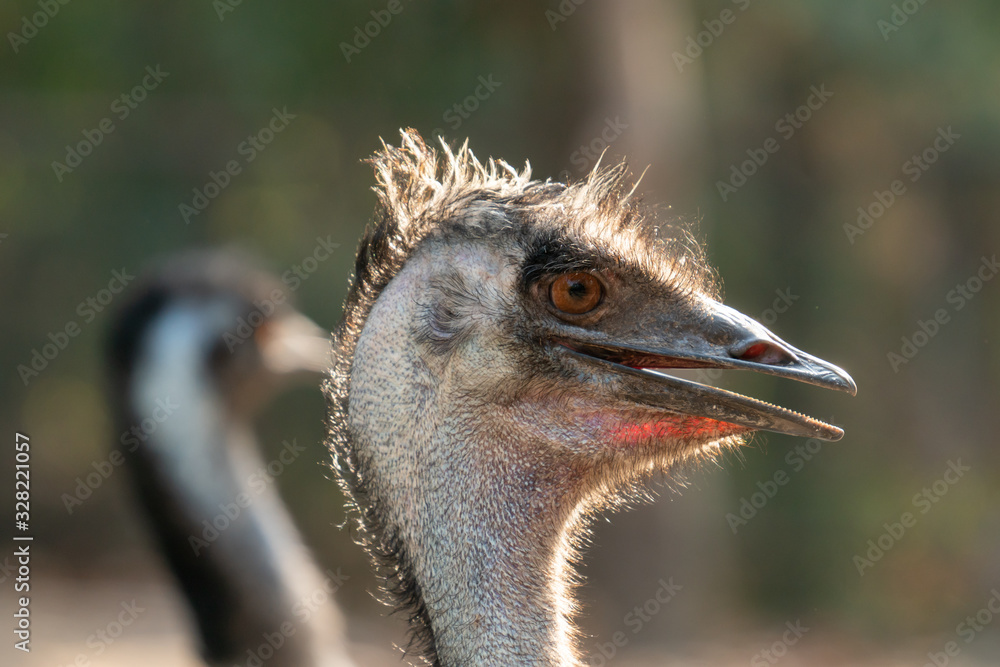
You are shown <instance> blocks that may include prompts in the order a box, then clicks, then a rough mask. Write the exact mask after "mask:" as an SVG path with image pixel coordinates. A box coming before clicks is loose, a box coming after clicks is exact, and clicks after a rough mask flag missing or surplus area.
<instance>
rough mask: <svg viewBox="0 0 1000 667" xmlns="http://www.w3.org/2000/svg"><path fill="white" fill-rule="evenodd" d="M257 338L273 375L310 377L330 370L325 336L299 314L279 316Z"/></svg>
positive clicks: (259, 332) (310, 321) (260, 330)
mask: <svg viewBox="0 0 1000 667" xmlns="http://www.w3.org/2000/svg"><path fill="white" fill-rule="evenodd" d="M257 335H258V345H259V346H260V350H261V355H262V356H263V358H264V364H265V365H266V366H267V368H268V369H269V370H270V371H271V372H273V373H274V374H275V375H293V374H300V373H305V374H308V375H314V374H321V373H324V372H325V371H326V370H327V369H329V368H330V364H331V357H330V338H329V336H328V335H327V333H326V331H324V330H323V329H321V328H320V327H319V325H317V324H316V323H315V322H313V321H312V320H311V319H309V318H308V317H306V316H305V315H302V314H301V313H298V312H294V311H293V312H291V313H289V314H287V315H282V316H279V317H277V318H276V319H274V320H272V321H270V322H268V323H267V325H266V326H264V327H261V328H259V329H258V331H257Z"/></svg>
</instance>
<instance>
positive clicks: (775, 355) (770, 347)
mask: <svg viewBox="0 0 1000 667" xmlns="http://www.w3.org/2000/svg"><path fill="white" fill-rule="evenodd" d="M732 355H733V357H735V358H736V359H739V360H740V361H749V362H752V363H755V364H767V365H768V366H777V365H779V364H787V363H789V362H792V361H794V360H795V357H793V356H792V355H791V353H789V352H788V351H787V350H785V349H784V348H783V347H781V346H780V345H775V344H774V343H771V342H769V341H763V340H758V341H753V342H752V343H750V344H748V345H747V346H746V347H745V348H744V349H743V350H742V351H739V350H734V351H733V352H732Z"/></svg>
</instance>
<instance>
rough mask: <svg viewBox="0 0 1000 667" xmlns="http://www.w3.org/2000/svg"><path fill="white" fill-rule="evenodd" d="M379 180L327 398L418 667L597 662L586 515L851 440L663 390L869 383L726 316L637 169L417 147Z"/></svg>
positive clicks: (352, 485)
mask: <svg viewBox="0 0 1000 667" xmlns="http://www.w3.org/2000/svg"><path fill="white" fill-rule="evenodd" d="M371 162H372V164H373V165H374V168H375V173H376V178H377V187H376V189H375V190H376V193H377V195H378V200H379V207H378V209H377V213H376V217H375V220H374V224H372V225H370V226H369V228H368V229H367V230H366V232H365V234H364V237H363V238H362V240H361V244H360V248H359V250H358V254H357V260H356V265H355V270H354V276H353V281H352V284H351V286H350V289H349V292H348V296H347V298H346V301H345V314H344V319H343V321H342V322H341V323H340V325H338V327H337V329H336V330H335V331H334V345H333V347H334V365H333V368H332V370H331V373H330V377H329V378H328V379H327V381H326V383H325V385H324V386H325V391H326V393H327V395H328V400H329V403H330V408H331V410H330V420H329V421H330V428H331V436H330V447H331V450H332V453H333V465H334V467H335V469H336V471H337V473H338V476H339V480H340V482H341V485H342V488H343V489H344V491H345V493H346V494H347V496H348V498H349V502H350V505H351V507H352V515H353V517H354V521H355V522H356V529H357V539H358V540H359V541H360V542H361V544H362V545H363V546H364V548H365V549H366V550H367V551H368V552H369V554H370V556H371V559H372V562H373V564H374V567H375V569H376V571H377V573H378V574H379V575H380V576H381V580H382V584H383V592H384V597H385V598H386V601H387V602H388V603H389V604H391V605H393V606H394V607H396V608H397V609H398V610H400V611H401V612H403V613H405V614H406V615H407V618H408V624H409V630H410V633H411V637H412V642H411V645H410V650H411V651H412V652H413V653H415V654H416V655H417V656H419V658H422V659H423V660H424V662H426V663H428V664H432V665H443V666H446V667H454V666H457V665H463V666H465V665H549V666H559V667H568V666H578V665H582V664H583V663H582V657H581V655H580V653H579V651H578V649H577V647H576V643H577V642H576V638H575V630H574V624H573V621H572V619H573V615H574V612H575V611H576V604H575V603H574V600H573V597H572V587H573V583H574V576H573V572H572V569H571V565H570V564H571V562H572V561H573V559H574V558H575V557H576V552H577V550H578V546H579V542H580V536H581V535H582V534H583V533H584V531H585V527H586V522H587V518H588V517H589V516H591V515H593V513H594V512H595V511H597V510H600V509H602V508H608V507H613V506H615V505H616V504H618V503H620V501H621V500H622V499H623V498H627V497H629V496H630V495H634V493H635V492H636V491H637V490H638V489H640V488H641V486H640V485H641V483H642V482H643V481H644V479H645V478H646V477H648V476H649V475H650V474H651V473H653V472H655V471H665V472H666V473H667V475H670V474H671V472H676V470H677V468H678V467H679V466H681V465H683V464H685V463H686V462H690V461H696V460H699V459H704V458H706V457H712V456H715V455H717V454H718V453H719V452H720V451H722V450H725V449H727V448H733V447H736V446H738V445H739V444H740V443H741V442H742V441H743V439H744V437H745V436H746V435H747V434H749V433H752V432H753V431H756V430H767V431H774V432H777V433H787V434H792V435H798V436H809V437H816V438H823V439H826V440H837V439H839V438H840V437H841V436H842V435H843V431H842V430H841V429H839V428H837V427H835V426H832V425H829V424H826V423H823V422H821V421H818V420H816V419H813V418H811V417H807V416H805V415H802V414H799V413H796V412H793V411H791V410H788V409H785V408H782V407H778V406H775V405H771V404H769V403H765V402H763V401H759V400H756V399H753V398H750V397H746V396H742V395H740V394H736V393H733V392H729V391H725V390H722V389H719V388H715V387H711V386H707V385H703V384H699V383H696V382H693V381H691V380H685V379H681V378H678V377H674V376H671V375H668V374H666V373H664V372H662V371H663V370H665V369H667V370H669V369H677V368H723V369H747V370H753V371H756V372H759V373H767V374H770V375H776V376H779V377H784V378H791V379H794V380H799V381H802V382H807V383H810V384H814V385H818V386H820V387H826V388H830V389H836V390H841V391H846V392H849V393H851V394H854V393H855V392H856V387H855V385H854V382H853V381H852V380H851V378H850V376H848V374H847V373H846V372H844V371H843V370H841V369H839V368H837V367H836V366H834V365H832V364H830V363H828V362H825V361H822V360H820V359H818V358H816V357H813V356H811V355H809V354H806V353H805V352H802V351H800V350H797V349H795V348H794V347H792V346H791V345H789V344H787V343H785V342H784V341H782V340H781V339H779V338H778V337H777V336H775V335H774V334H773V333H771V332H770V331H768V330H767V329H766V328H765V327H763V326H762V325H760V324H758V323H757V322H756V321H754V320H752V319H750V318H749V317H746V316H745V315H743V314H741V313H739V312H738V311H736V310H733V309H732V308H729V307H727V306H724V305H722V303H720V302H719V300H718V298H717V294H718V291H717V289H716V287H715V281H714V280H713V275H712V272H711V271H710V270H709V269H708V267H707V265H706V262H705V258H704V254H703V252H702V251H701V250H700V249H699V247H698V245H697V244H696V243H695V242H694V241H693V240H692V239H691V237H690V236H689V235H687V234H685V233H683V232H681V231H680V230H678V229H674V228H671V227H665V226H659V227H658V226H656V225H655V224H654V223H653V222H652V221H651V220H650V216H649V214H648V213H647V212H646V211H645V209H644V208H643V207H642V205H641V204H640V203H639V202H638V201H637V200H636V197H635V196H634V187H632V188H630V187H629V186H628V183H627V179H628V175H627V169H626V167H625V166H624V165H623V164H621V165H618V166H614V167H611V168H595V170H594V171H593V172H592V173H591V174H590V175H589V176H588V177H587V178H586V179H584V180H583V181H582V182H580V183H577V184H568V185H567V184H563V183H557V182H552V181H544V182H542V181H537V180H532V179H531V173H530V165H528V164H526V165H525V167H524V169H523V170H521V171H517V170H515V169H514V168H512V167H511V166H509V165H508V164H506V163H505V162H502V161H498V160H493V159H490V160H488V161H486V162H485V163H481V162H480V161H478V160H477V159H476V157H475V156H474V155H473V154H472V153H471V152H470V151H469V149H468V144H467V143H466V144H465V145H464V146H463V147H461V148H460V149H458V150H455V151H453V150H451V149H449V147H448V146H447V145H445V144H444V143H443V142H442V146H441V148H440V149H435V148H431V147H428V146H427V145H426V144H425V143H424V141H423V140H422V139H421V137H420V136H419V135H418V134H417V133H416V132H415V131H413V130H408V131H404V132H403V133H402V142H401V145H400V146H399V147H394V146H388V145H386V144H385V143H384V142H383V148H382V149H381V150H380V151H379V152H378V153H376V154H375V156H374V157H373V158H372V160H371Z"/></svg>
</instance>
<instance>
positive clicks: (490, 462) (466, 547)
mask: <svg viewBox="0 0 1000 667" xmlns="http://www.w3.org/2000/svg"><path fill="white" fill-rule="evenodd" d="M429 279H430V274H429V273H428V272H427V271H425V269H424V267H422V265H421V263H420V262H419V261H414V260H412V259H411V261H410V262H409V263H408V264H407V265H406V267H404V269H403V270H402V271H401V272H400V273H399V275H397V276H396V277H395V278H394V279H393V280H392V282H391V283H390V284H389V285H388V286H387V287H386V288H385V290H384V291H383V292H382V294H381V295H380V296H379V298H378V301H377V302H376V303H375V304H374V307H373V308H372V310H371V312H370V314H369V316H368V318H367V320H366V323H365V326H364V329H363V330H362V331H361V332H360V336H359V337H358V340H357V344H356V347H355V350H354V354H353V360H352V362H351V368H350V388H349V395H350V400H349V402H347V405H346V410H347V414H342V415H341V416H340V419H342V420H344V421H346V422H347V434H346V436H345V437H346V438H347V439H348V440H350V451H351V452H352V453H350V454H348V456H352V457H354V458H353V459H352V461H351V462H350V465H351V466H353V467H354V468H355V469H356V470H355V472H353V473H351V474H353V475H354V478H355V480H356V481H358V482H359V483H360V484H363V485H364V492H363V494H361V495H363V496H364V497H362V498H358V495H359V494H358V493H357V488H355V489H354V492H355V493H354V495H355V501H356V502H357V503H358V504H359V505H365V504H367V505H368V506H367V507H364V506H362V507H360V508H359V509H361V512H362V522H363V523H364V521H365V519H364V516H365V513H366V511H368V512H369V514H370V513H371V509H372V508H376V509H377V513H378V515H379V516H377V517H375V519H377V523H378V524H379V525H378V526H377V528H378V532H379V533H380V534H379V535H375V536H374V537H372V536H369V537H368V538H367V539H368V541H369V546H372V543H373V542H375V543H377V544H376V545H375V546H376V549H375V550H377V547H378V545H379V544H380V545H382V552H383V554H382V555H383V556H385V555H386V554H385V552H386V551H390V552H391V551H393V550H395V551H396V552H398V553H397V554H396V555H398V554H399V553H401V554H403V555H405V560H406V562H397V563H390V564H389V565H390V569H392V568H393V567H394V568H395V571H396V572H398V571H399V570H400V569H403V570H405V572H404V574H403V575H402V578H403V579H406V578H411V579H412V581H403V582H402V585H400V582H399V581H396V582H395V586H396V588H403V589H406V590H404V593H406V592H407V590H409V591H418V592H419V594H420V596H421V599H420V600H419V601H416V608H417V610H418V612H420V613H422V614H423V615H425V616H426V620H425V622H429V626H430V627H429V634H430V637H423V638H422V639H425V640H429V642H430V644H431V646H430V650H429V652H428V654H427V656H428V658H429V659H430V660H431V661H432V662H435V664H439V665H443V666H445V667H455V666H458V665H462V666H467V665H476V666H480V665H505V666H506V665H547V666H553V667H555V666H558V667H570V666H576V665H580V664H582V663H581V662H580V659H579V657H578V656H577V654H576V651H575V648H574V644H575V642H574V629H573V626H572V623H571V621H570V617H571V615H572V611H573V603H572V600H571V596H570V591H569V589H570V587H571V579H572V575H571V572H570V568H569V564H568V563H569V561H570V559H571V558H572V555H573V549H574V535H576V534H577V530H578V528H579V525H578V524H579V520H580V517H581V516H582V514H583V510H584V508H585V507H586V506H587V504H588V502H590V494H591V493H592V489H593V488H594V487H593V486H592V485H591V484H590V480H589V479H588V478H587V473H586V472H584V471H583V470H582V469H577V467H575V465H574V462H573V460H572V459H569V458H568V457H566V458H561V457H560V456H559V455H557V454H551V455H549V456H548V458H545V459H544V460H541V459H540V458H539V457H540V456H541V455H540V454H539V452H543V451H545V450H546V448H544V447H541V446H539V445H540V443H539V439H540V438H541V437H542V436H541V435H540V434H535V433H533V432H532V430H531V426H530V424H529V423H528V422H529V421H530V420H525V419H524V416H525V415H524V413H523V410H522V409H521V408H520V407H518V406H503V405H500V404H492V403H491V404H486V405H473V404H469V403H464V402H463V400H462V399H461V398H457V399H456V397H460V396H462V394H463V392H462V391H461V387H460V386H459V385H460V384H461V383H463V382H467V381H468V379H469V378H474V377H475V375H476V373H475V371H476V369H475V368H474V367H466V368H459V367H455V365H454V364H452V365H449V366H448V367H447V370H442V368H441V367H438V368H435V367H434V366H435V364H436V361H435V360H433V359H429V358H428V357H427V355H426V354H424V353H423V352H422V351H421V350H420V349H419V348H418V347H417V345H416V344H415V343H414V336H413V335H412V334H413V331H414V330H415V327H417V326H419V322H418V320H417V318H418V317H419V315H418V314H417V313H418V311H419V310H420V301H421V299H422V298H424V297H423V296H422V295H426V294H427V291H428V290H427V285H428V280H429ZM414 304H416V308H414ZM486 353H488V352H487V351H484V354H486ZM482 363H491V360H490V359H488V358H486V357H483V358H482ZM334 381H335V382H336V381H337V376H336V374H335V378H334ZM335 391H336V390H335ZM341 409H343V405H342V408H341ZM336 419H337V415H336V412H335V420H336ZM339 465H341V468H342V471H343V468H344V467H345V464H344V462H343V461H341V462H339ZM368 528H369V529H370V528H371V527H370V526H369V527H368ZM385 545H389V548H386V547H385ZM393 545H398V546H393ZM388 555H389V556H390V557H392V556H393V554H392V553H389V554H388ZM394 576H397V577H399V575H394ZM390 583H392V582H391V581H390ZM410 602H414V601H412V600H411V601H410Z"/></svg>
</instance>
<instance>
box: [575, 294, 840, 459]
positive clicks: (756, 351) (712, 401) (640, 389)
mask: <svg viewBox="0 0 1000 667" xmlns="http://www.w3.org/2000/svg"><path fill="white" fill-rule="evenodd" d="M706 307H707V313H705V317H704V318H699V322H698V323H697V324H696V325H692V326H691V327H688V328H686V329H684V333H682V334H681V335H678V333H677V331H678V327H677V324H678V323H676V322H674V323H672V324H673V326H672V327H670V329H671V334H670V335H669V336H668V335H664V336H663V340H662V343H663V345H662V346H661V345H658V344H657V343H658V342H661V341H657V340H655V339H656V338H657V336H656V335H655V334H654V335H653V336H648V335H645V336H643V341H642V343H641V344H637V343H620V344H619V343H614V344H609V343H606V342H600V343H598V342H582V341H580V340H569V339H560V340H558V341H557V342H558V343H560V344H561V345H562V346H564V347H565V348H567V352H568V353H569V354H571V355H573V356H574V357H576V358H578V359H580V360H582V361H585V362H587V363H589V364H592V365H596V366H598V367H601V368H603V369H605V370H607V371H611V372H612V373H614V374H615V375H616V376H617V378H618V380H619V386H620V387H621V388H620V390H619V393H618V395H619V396H620V397H622V398H625V399H626V400H629V401H631V402H634V403H638V404H641V405H645V406H649V407H654V408H658V409H662V410H665V411H667V412H671V413H677V414H684V415H691V416H696V417H703V418H707V419H711V420H715V421H720V422H727V423H730V424H736V425H739V426H744V427H747V428H749V429H753V430H763V431H773V432H775V433H785V434H788V435H797V436H803V437H811V438H819V439H821V440H840V439H841V438H842V437H843V436H844V431H843V430H842V429H840V428H838V427H836V426H833V425H831V424H827V423H824V422H822V421H819V420H818V419H814V418H812V417H807V416H806V415H803V414H799V413H798V412H794V411H792V410H789V409H787V408H783V407H779V406H777V405H772V404H771V403H767V402H765V401H760V400H757V399H755V398H751V397H749V396H743V395H742V394H737V393H735V392H731V391H727V390H725V389H719V388H717V387H712V386H708V385H704V384H699V383H697V382H693V381H691V380H685V379H681V378H678V377H674V376H671V375H667V374H666V373H661V372H658V370H660V369H673V368H720V369H743V370H752V371H756V372H758V373H765V374H767V375H776V376H778V377H783V378H789V379H792V380H798V381H799V382H805V383H808V384H814V385H816V386H818V387H825V388H827V389H836V390H838V391H844V392H847V393H849V394H851V395H852V396H853V395H855V394H856V393H857V391H858V388H857V385H855V383H854V380H852V379H851V376H850V375H848V374H847V372H845V371H844V370H843V369H841V368H838V367H837V366H834V365H833V364H831V363H829V362H828V361H824V360H822V359H819V358H817V357H814V356H812V355H810V354H807V353H805V352H803V351H801V350H798V349H796V348H794V347H792V346H791V345H789V344H788V343H786V342H784V341H783V340H781V339H780V338H778V337H777V336H775V335H774V334H773V333H771V332H770V331H769V330H768V329H767V328H766V327H764V326H763V325H761V324H759V323H758V322H756V321H754V320H753V319H751V318H749V317H747V316H746V315H744V314H743V313H740V312H739V311H737V310H734V309H732V308H730V307H728V306H724V305H722V304H721V303H718V302H715V301H706ZM663 328H664V329H666V328H667V327H666V326H664V327H663ZM649 343H652V344H649Z"/></svg>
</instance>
